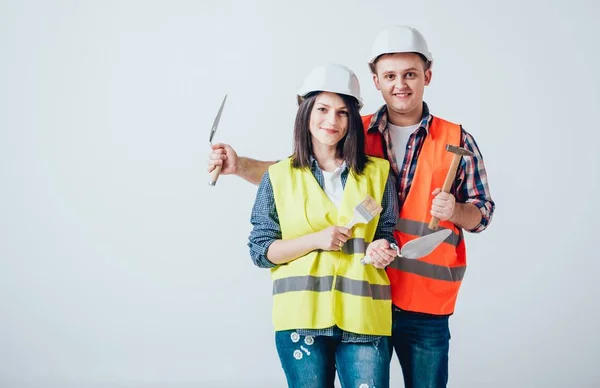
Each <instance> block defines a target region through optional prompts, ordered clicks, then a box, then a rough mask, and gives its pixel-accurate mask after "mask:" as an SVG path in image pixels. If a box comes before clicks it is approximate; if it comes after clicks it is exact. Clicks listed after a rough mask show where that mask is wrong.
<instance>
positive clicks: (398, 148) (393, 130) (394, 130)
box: [388, 122, 421, 166]
mask: <svg viewBox="0 0 600 388" xmlns="http://www.w3.org/2000/svg"><path fill="white" fill-rule="evenodd" d="M420 126H421V123H418V124H415V125H410V126H408V127H399V126H397V125H394V124H392V123H389V122H388V130H389V131H390V135H391V138H392V145H393V146H394V153H395V154H396V162H397V163H398V166H402V162H403V161H404V155H406V144H407V143H408V138H409V137H410V135H412V133H413V132H414V131H416V130H417V129H419V127H420Z"/></svg>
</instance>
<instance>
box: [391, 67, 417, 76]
mask: <svg viewBox="0 0 600 388" xmlns="http://www.w3.org/2000/svg"><path fill="white" fill-rule="evenodd" d="M407 71H418V69H417V68H416V67H409V68H408V69H403V70H401V71H400V72H401V73H405V72H407ZM382 73H383V74H388V73H395V71H394V70H384V71H382Z"/></svg>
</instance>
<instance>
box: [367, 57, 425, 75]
mask: <svg viewBox="0 0 600 388" xmlns="http://www.w3.org/2000/svg"><path fill="white" fill-rule="evenodd" d="M390 54H396V53H388V54H381V55H380V56H378V57H377V58H375V60H374V61H373V62H372V63H369V68H370V69H371V73H373V74H377V61H378V60H379V59H380V58H381V57H383V56H384V55H390ZM413 54H417V55H418V56H419V57H421V59H422V60H423V70H424V71H427V70H429V69H430V68H431V61H430V60H429V59H427V58H425V55H423V54H421V53H413Z"/></svg>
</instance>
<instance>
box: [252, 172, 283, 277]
mask: <svg viewBox="0 0 600 388" xmlns="http://www.w3.org/2000/svg"><path fill="white" fill-rule="evenodd" d="M250 223H252V226H253V228H252V232H250V237H249V238H248V247H249V248H250V257H251V258H252V261H253V262H254V264H255V265H256V266H257V267H260V268H272V267H275V264H273V263H272V262H271V261H270V260H269V259H267V251H268V249H269V247H270V246H271V244H272V243H273V242H274V241H276V240H279V239H281V226H280V225H279V216H278V215H277V209H276V208H275V196H274V195H273V186H272V185H271V179H270V178H269V172H268V171H267V172H266V173H265V174H264V175H263V177H262V180H261V182H260V185H259V186H258V191H257V193H256V200H255V201H254V206H253V207H252V214H251V215H250Z"/></svg>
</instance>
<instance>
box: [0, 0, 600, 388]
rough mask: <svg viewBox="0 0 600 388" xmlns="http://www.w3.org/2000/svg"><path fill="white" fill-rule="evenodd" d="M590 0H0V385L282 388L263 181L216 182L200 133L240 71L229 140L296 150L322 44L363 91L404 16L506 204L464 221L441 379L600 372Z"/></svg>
mask: <svg viewBox="0 0 600 388" xmlns="http://www.w3.org/2000/svg"><path fill="white" fill-rule="evenodd" d="M598 4H599V3H598V2H597V1H593V0H589V1H575V0H570V1H566V0H563V1H542V0H538V1H524V0H520V1H515V0H510V1H507V0H505V1H497V2H489V1H475V0H474V1H466V0H461V1H459V0H454V1H444V0H439V1H425V2H420V1H412V2H407V1H398V0H395V1H357V0H355V1H349V0H339V1H318V0H310V1H302V2H298V1H293V2H292V1H286V2H283V1H275V0H272V1H267V0H265V1H241V0H240V1H217V0H214V1H76V0H70V1H67V0H64V1H18V0H14V1H7V0H0V55H1V60H0V182H1V183H0V314H1V317H0V386H1V387H2V388H4V387H11V388H13V387H14V388H21V387H44V388H51V387H77V388H83V387H94V388H99V387H103V388H104V387H161V388H162V387H176V388H177V387H191V386H204V387H217V386H222V387H234V386H237V387H250V386H257V387H258V386H260V387H267V386H273V387H276V386H279V387H281V386H284V385H285V383H284V381H285V380H284V375H283V372H282V370H281V368H280V366H279V361H278V358H277V355H276V351H275V347H274V343H273V332H272V326H271V317H270V315H271V312H270V309H271V296H270V291H271V282H270V277H269V273H268V271H265V270H261V269H258V268H255V267H254V266H253V265H252V262H251V261H250V258H249V254H248V250H247V247H246V241H247V236H248V233H249V231H250V223H249V215H250V209H251V206H252V204H253V202H254V197H255V193H256V187H255V186H252V185H250V184H248V183H246V182H244V181H242V180H240V179H237V178H232V177H221V179H220V180H219V183H218V185H217V187H209V186H208V185H207V180H208V174H207V173H206V171H205V168H206V157H207V155H208V142H207V140H208V139H207V137H208V132H209V129H210V127H211V124H212V121H213V118H214V115H215V114H216V112H217V109H218V106H219V104H220V102H221V99H222V97H223V95H224V94H225V93H229V99H228V102H227V105H226V106H225V109H224V112H223V117H222V120H221V124H220V127H219V131H218V133H217V135H216V140H217V141H225V142H230V143H231V144H233V145H234V146H235V147H236V148H237V150H238V152H239V153H240V154H242V155H249V156H253V157H256V158H260V159H274V158H282V157H285V156H287V155H288V154H289V153H290V152H291V141H292V125H293V121H294V116H295V111H296V105H295V91H296V89H297V88H298V87H299V86H300V83H301V81H302V79H303V77H304V76H305V75H306V74H307V72H308V71H309V70H310V69H311V68H312V67H313V66H314V65H316V64H320V63H325V62H331V61H333V62H340V63H343V64H346V65H347V66H349V67H350V68H352V69H354V71H355V72H356V73H357V75H358V76H359V79H360V80H361V83H362V89H363V94H364V98H365V102H366V104H365V108H364V110H363V112H364V113H365V114H366V113H370V112H373V111H374V110H375V109H376V108H377V107H378V106H380V105H381V104H382V98H381V96H380V94H379V93H378V92H377V91H376V89H375V88H374V86H373V85H372V82H371V77H370V74H369V71H368V68H367V65H366V61H367V58H368V55H369V51H370V45H371V42H372V40H373V39H374V38H375V35H376V33H377V31H378V30H379V29H380V28H382V27H384V26H388V25H392V24H411V25H413V26H415V27H417V28H419V29H420V30H421V31H422V32H423V34H424V35H425V36H426V38H427V40H428V43H429V46H430V50H431V51H432V52H433V55H434V57H435V63H434V67H433V80H432V84H431V86H429V87H428V88H427V89H426V94H425V99H426V101H427V102H428V103H429V106H430V108H431V110H432V112H433V113H434V114H436V115H438V116H441V117H444V118H446V119H448V120H451V121H455V122H460V123H462V124H464V126H465V128H466V129H467V130H468V131H470V132H471V133H472V134H473V135H474V136H475V138H476V140H477V142H478V144H479V146H480V148H481V150H482V152H483V155H484V159H485V162H486V166H487V169H488V174H489V180H490V184H491V190H492V195H493V198H494V200H495V201H496V203H497V209H496V213H495V216H494V219H493V222H492V224H491V227H490V228H489V229H488V230H487V231H486V232H484V233H483V234H481V235H468V236H467V238H466V241H467V247H468V258H469V270H468V271H467V276H466V279H465V281H464V283H463V287H462V291H461V293H460V296H459V301H458V306H457V309H456V313H455V315H454V316H453V317H452V318H451V331H452V340H451V353H450V384H449V386H450V387H455V388H457V387H460V388H464V387H467V388H468V387H499V388H506V387H565V386H570V387H597V386H599V384H600V371H599V369H598V366H597V364H598V361H600V350H599V349H600V341H599V339H598V337H599V335H598V328H599V327H600V325H599V324H598V312H597V309H598V302H597V300H598V297H599V296H600V295H599V291H598V283H599V279H598V276H599V275H598V274H599V273H600V265H599V264H598V261H599V259H600V257H599V256H600V255H599V254H598V253H597V249H598V242H599V241H600V239H599V238H598V237H597V236H596V233H598V230H600V224H599V222H598V216H599V213H600V212H599V207H600V206H599V204H598V202H599V201H598V200H597V192H598V188H599V185H598V176H599V175H600V173H599V172H598V171H597V170H598V164H599V163H598V162H599V157H598V141H599V140H600V136H599V135H598V125H597V120H596V118H595V114H597V113H598V108H599V105H600V104H599V102H600V97H599V92H598V90H600V89H599V88H600V82H599V81H600V76H599V75H598V73H597V71H598V69H599V68H600V55H599V53H598V42H597V37H598V36H600V27H599V24H598V19H599V17H600V6H599V5H598ZM392 372H393V373H392V383H393V385H394V386H396V387H399V386H401V385H402V384H401V374H400V368H399V366H398V363H397V361H396V359H394V361H393V363H392Z"/></svg>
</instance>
